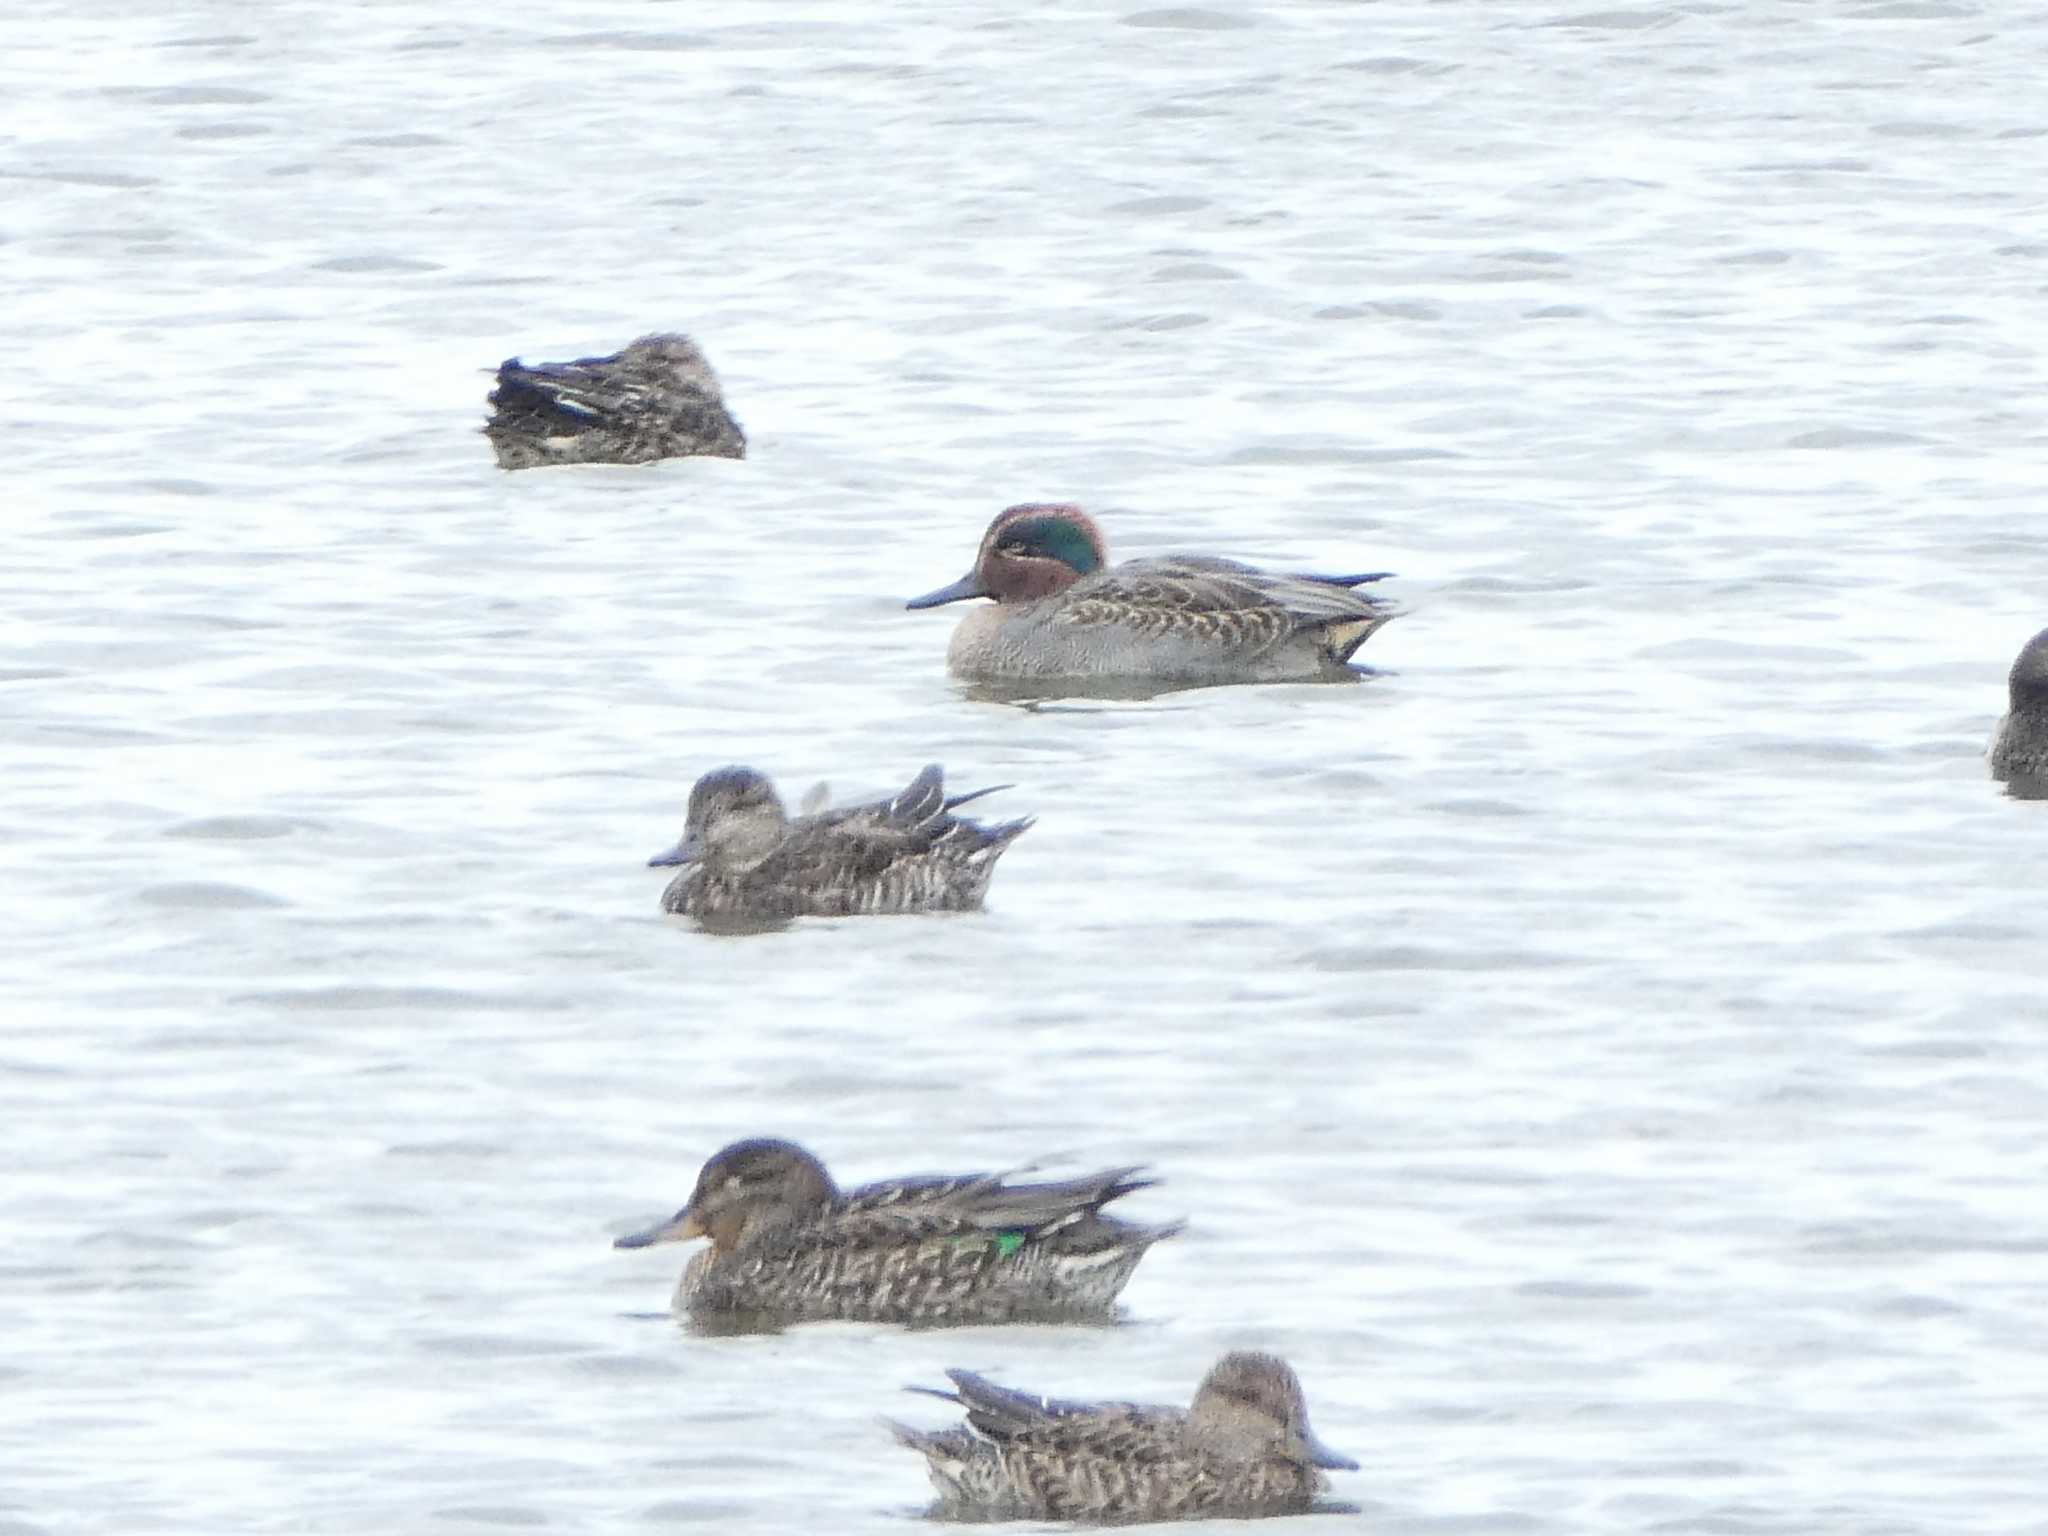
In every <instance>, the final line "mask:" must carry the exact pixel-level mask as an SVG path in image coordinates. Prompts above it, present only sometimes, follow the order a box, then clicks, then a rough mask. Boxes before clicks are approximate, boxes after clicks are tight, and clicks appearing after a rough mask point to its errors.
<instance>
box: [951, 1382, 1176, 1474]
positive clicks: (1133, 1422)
mask: <svg viewBox="0 0 2048 1536" xmlns="http://www.w3.org/2000/svg"><path fill="white" fill-rule="evenodd" d="M946 1375H947V1376H948V1377H950V1378H951V1379H952V1382H953V1388H954V1390H953V1392H952V1393H951V1394H950V1395H951V1398H952V1400H953V1401H954V1402H956V1403H958V1404H960V1406H961V1407H963V1408H965V1409H966V1410H967V1422H968V1423H969V1424H971V1425H972V1426H974V1428H975V1429H977V1430H979V1431H980V1432H981V1433H982V1434H983V1435H985V1436H987V1437H988V1438H989V1439H991V1440H993V1441H995V1442H996V1443H998V1444H999V1445H1005V1446H1013V1447H1017V1448H1020V1449H1031V1450H1045V1451H1050V1450H1055V1449H1057V1450H1060V1451H1062V1452H1065V1453H1067V1454H1069V1455H1071V1454H1074V1453H1086V1454H1089V1455H1094V1456H1105V1457H1109V1458H1111V1459H1113V1460H1116V1461H1120V1462H1141V1461H1149V1460H1156V1459H1158V1458H1160V1457H1161V1456H1164V1455H1167V1454H1170V1453H1171V1452H1172V1451H1173V1450H1174V1449H1175V1446H1176V1444H1177V1442H1178V1439H1179V1433H1178V1431H1179V1427H1180V1424H1181V1422H1182V1415H1181V1414H1180V1412H1179V1411H1178V1410H1177V1409H1173V1408H1156V1407H1152V1406H1149V1405H1147V1404H1143V1403H1082V1402H1073V1401H1070V1400H1065V1399H1061V1398H1056V1397H1037V1396H1034V1395H1032V1394H1031V1393H1029V1392H1019V1391H1017V1390H1015V1389H1014V1388H1011V1387H1005V1386H999V1385H998V1384H997V1383H995V1382H993V1381H990V1380H989V1379H988V1378H987V1377H985V1376H981V1375H977V1374H976V1373H975V1372H973V1371H958V1370H953V1371H948V1372H946ZM934 1395H936V1396H947V1395H948V1394H945V1393H937V1394H934Z"/></svg>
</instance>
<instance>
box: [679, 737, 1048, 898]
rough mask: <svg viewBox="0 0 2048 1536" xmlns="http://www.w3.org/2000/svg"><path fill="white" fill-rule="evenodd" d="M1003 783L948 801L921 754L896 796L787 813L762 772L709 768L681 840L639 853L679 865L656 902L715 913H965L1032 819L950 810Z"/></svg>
mask: <svg viewBox="0 0 2048 1536" xmlns="http://www.w3.org/2000/svg"><path fill="white" fill-rule="evenodd" d="M1003 787H1005V786H1001V785H997V786H995V787H994V788H991V789H977V790H972V791H970V792H969V793H967V794H964V795H954V796H952V797H950V798H949V797H948V796H947V794H946V789H945V779H944V774H943V771H942V770H941V769H940V767H939V765H938V764H937V763H930V764H927V765H926V767H925V769H924V771H923V772H921V773H919V774H918V776H917V777H916V778H914V779H912V780H911V781H910V783H909V784H908V785H907V786H906V787H905V788H904V789H903V791H902V792H901V793H900V794H898V795H896V796H895V797H894V798H893V799H890V800H882V801H877V802H875V803H873V804H871V805H862V806H855V807H852V808H850V809H847V810H843V811H822V812H819V813H816V814H812V815H807V816H800V817H798V818H797V819H796V820H794V821H792V820H790V818H789V813H788V812H787V811H785V810H784V809H783V805H782V797H781V796H780V795H778V794H776V792H775V786H774V785H773V784H771V783H770V782H769V781H768V777H767V775H766V774H763V773H760V772H758V771H756V770H755V769H752V768H742V767H732V768H717V769H714V770H712V771H711V772H710V773H707V774H705V775H704V776H703V777H702V778H700V779H699V780H698V781H697V782H696V784H695V785H694V786H693V787H692V788H691V790H690V805H689V809H688V810H687V811H686V812H685V813H684V819H683V837H682V841H681V842H679V843H677V844H676V845H675V847H673V848H671V849H669V850H668V851H667V852H665V853H658V854H656V855H655V856H654V857H653V858H651V859H649V860H648V861H647V862H648V863H649V864H651V865H678V864H679V865H681V866H682V872H681V873H680V874H678V875H677V876H676V877H675V879H673V880H672V881H670V882H669V886H668V889H667V890H666V891H664V892H663V893H662V897H661V905H662V910H663V911H665V912H675V913H680V914H683V915H685V916H690V917H696V918H699V919H705V920H709V921H713V922H716V921H735V922H780V921H783V920H785V919H788V918H793V917H844V916H847V915H850V914H853V913H909V912H965V911H972V910H973V909H974V908H976V907H979V906H980V905H981V902H982V898H983V896H985V895H986V894H987V892H988V883H989V879H990V877H991V876H993V875H994V873H995V866H996V860H997V859H999V858H1001V857H1002V855H1003V850H1004V849H1005V848H1008V847H1009V846H1010V844H1011V843H1013V842H1015V841H1016V840H1017V839H1018V838H1019V837H1022V836H1023V835H1024V833H1025V832H1027V831H1029V830H1030V828H1031V825H1032V823H1031V818H1030V817H1028V816H1027V817H1024V818H1022V819H1021V820H1017V821H1002V822H995V823H992V824H987V825H984V824H983V823H981V822H977V821H969V820H968V819H967V818H966V817H964V816H955V815H954V814H953V808H954V807H955V806H958V805H963V804H965V803H966V802H967V801H969V800H974V799H977V798H979V797H980V796H982V795H986V794H993V793H994V789H995V788H1003ZM807 803H808V802H807Z"/></svg>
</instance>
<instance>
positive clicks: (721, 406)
mask: <svg viewBox="0 0 2048 1536" xmlns="http://www.w3.org/2000/svg"><path fill="white" fill-rule="evenodd" d="M490 405H491V418H490V420H489V421H487V422H485V423H484V435H485V436H486V437H488V438H489V439H490V440H491V448H492V449H493V451H495V452H496V454H497V455H498V467H499V468H500V469H537V468H540V467H542V466H544V465H549V464H647V463H651V462H652V461H654V460H656V459H675V458H682V457H684V456H686V455H689V454H706V455H709V456H711V457H713V458H720V459H743V458H745V457H746V456H747V438H746V434H745V433H743V432H742V431H740V424H739V423H738V422H736V421H734V420H733V419H732V413H731V412H729V411H727V410H726V408H725V396H724V395H723V394H722V393H720V391H719V388H718V376H717V375H716V374H715V373H713V372H712V371H711V364H710V363H708V362H706V361H705V360H704V354H703V353H702V352H700V351H699V350H698V349H697V344H696V343H695V342H693V341H691V340H690V338H689V337H687V336H678V335H673V334H668V335H654V336H642V337H641V338H640V339H639V340H638V341H634V342H630V343H628V344H627V345H626V346H624V347H622V348H620V349H619V350H618V351H616V352H614V353H611V354H610V355H609V356H606V357H579V358H577V359H576V360H575V361H574V362H570V363H531V364H528V363H522V362H520V361H519V359H518V358H516V357H508V358H506V359H505V361H504V362H502V363H500V364H499V365H498V387H497V388H496V389H494V390H492V391H491V395H490Z"/></svg>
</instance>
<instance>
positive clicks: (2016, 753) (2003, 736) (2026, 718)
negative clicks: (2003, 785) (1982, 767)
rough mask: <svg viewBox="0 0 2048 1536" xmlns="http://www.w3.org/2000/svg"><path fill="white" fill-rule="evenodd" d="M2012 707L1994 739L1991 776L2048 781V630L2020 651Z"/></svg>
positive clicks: (2009, 686)
mask: <svg viewBox="0 0 2048 1536" xmlns="http://www.w3.org/2000/svg"><path fill="white" fill-rule="evenodd" d="M2006 691H2007V697H2008V698H2009V699H2010V701H2011V703H2010V707H2009V708H2008V709H2007V710H2006V713H2005V718H2004V719H2002V720H2000V721H1999V722H1998V729H1997V730H1996V731H1995V732H1994V733H1993V734H1992V737H1991V773H1992V776H1993V777H1994V778H2000V779H2008V780H2011V779H2042V780H2048V629H2044V630H2042V631H2041V633H2039V634H2038V635H2036V636H2034V638H2033V639H2031V640H2029V641H2028V642H2027V643H2026V644H2025V645H2024V646H2022V647H2021V648H2020V654H2019V657H2018V659H2016V660H2015V661H2014V662H2013V664H2012V675H2011V677H2010V678H2009V679H2008V680H2007V683H2006Z"/></svg>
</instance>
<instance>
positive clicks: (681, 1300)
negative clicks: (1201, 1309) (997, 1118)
mask: <svg viewBox="0 0 2048 1536" xmlns="http://www.w3.org/2000/svg"><path fill="white" fill-rule="evenodd" d="M1138 1172H1139V1170H1138V1169H1137V1168H1108V1169H1104V1170H1103V1171H1102V1172H1101V1173H1093V1174H1089V1175H1087V1176H1086V1177H1084V1178H1078V1179H1065V1180H1061V1181H1059V1182H1056V1183H1044V1184H1006V1183H1004V1182H1003V1175H1001V1174H996V1173H969V1174H958V1175H946V1176H924V1177H918V1178H907V1179H883V1180H881V1181H880V1182H878V1183H874V1184H863V1185H861V1186H860V1187H859V1188H858V1189H849V1190H845V1191H842V1190H840V1189H839V1188H838V1187H837V1186H836V1185H835V1184H834V1183H833V1182H832V1178H831V1175H829V1174H828V1173H826V1172H825V1165H824V1164H823V1163H821V1162H819V1161H818V1160H817V1159H816V1158H815V1157H813V1156H812V1155H811V1154H810V1153H808V1152H806V1151H805V1150H804V1149H803V1148H802V1147H799V1146H797V1145H796V1144H795V1143H793V1142H788V1141H776V1140H773V1139H769V1138H760V1139H755V1140H750V1141H736V1142H734V1143H733V1144H732V1145H731V1146H729V1147H727V1148H726V1149H725V1150H724V1151H722V1152H720V1153H718V1155H717V1156H715V1157H713V1158H712V1159H711V1161H710V1162H708V1163H706V1164H705V1165H704V1171H703V1172H702V1173H700V1174H698V1176H697V1187H696V1188H695V1189H694V1190H692V1191H691V1193H690V1203H689V1204H688V1205H686V1206H684V1207H683V1208H682V1209H681V1210H680V1211H678V1212H676V1214H675V1215H674V1216H672V1217H670V1218H669V1219H668V1220H667V1221H664V1222H660V1223H658V1224H657V1225H655V1226H652V1227H649V1228H648V1229H647V1230H646V1231H644V1232H636V1233H634V1234H632V1235H631V1236H629V1237H622V1238H620V1239H619V1240H618V1241H617V1242H616V1243H615V1244H614V1245H613V1246H615V1247H619V1248H645V1247H646V1246H648V1245H649V1244H650V1243H665V1242H677V1241H681V1240H684V1239H687V1238H693V1237H708V1238H710V1239H711V1246H710V1247H709V1248H707V1249H705V1250H704V1251H703V1252H701V1253H699V1254H697V1255H696V1256H694V1257H693V1258H692V1259H691V1260H690V1262H689V1264H688V1265H687V1266H685V1268H684V1270H683V1278H682V1283H681V1284H680V1285H679V1286H677V1288H676V1294H675V1306H676V1309H677V1310H678V1311H683V1312H689V1313H692V1314H695V1315H698V1316H706V1315H711V1316H716V1315H718V1314H726V1315H728V1316H731V1315H734V1314H738V1315H742V1316H744V1317H746V1318H748V1319H759V1320H760V1321H761V1322H762V1323H764V1324H766V1325H769V1326H778V1325H781V1324H784V1323H797V1322H822V1321H826V1320H829V1319H834V1318H837V1319H844V1320H848V1321H853V1322H873V1323H905V1324H909V1325H911V1326H913V1327H937V1326H945V1325H955V1324H973V1323H1014V1322H1105V1321H1107V1320H1108V1319H1109V1318H1110V1317H1111V1316H1112V1314H1113V1310H1114V1304H1115V1302H1116V1297H1117V1293H1118V1292H1119V1291H1121V1290H1122V1289H1123V1288H1124V1285H1125V1283H1126V1282H1127V1281H1128V1280H1129V1279H1130V1278H1131V1271H1132V1270H1134V1269H1136V1268H1137V1267H1138V1260H1140V1259H1141V1258H1143V1257H1144V1256H1145V1251H1146V1250H1147V1249H1148V1248H1150V1247H1151V1246H1152V1245H1153V1244H1154V1243H1156V1242H1158V1241H1159V1240H1160V1239H1161V1238H1163V1237H1170V1236H1172V1235H1173V1234H1174V1233H1176V1232H1178V1231H1179V1230H1180V1224H1179V1223H1178V1222H1175V1223H1172V1224H1171V1225H1168V1226H1160V1227H1141V1226H1138V1225H1136V1224H1134V1223H1132V1222H1127V1221H1119V1220H1118V1219H1117V1218H1116V1217H1114V1216H1105V1215H1103V1214H1102V1207H1103V1206H1105V1205H1107V1204H1109V1202H1110V1201H1112V1200H1115V1199H1117V1198H1118V1197H1120V1196H1122V1195H1127V1194H1129V1193H1130V1192H1131V1191H1132V1190H1134V1189H1145V1188H1149V1187H1150V1186H1151V1184H1152V1183H1153V1182H1154V1181H1153V1180H1151V1179H1144V1178H1136V1177H1133V1175H1135V1174H1137V1173H1138Z"/></svg>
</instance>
